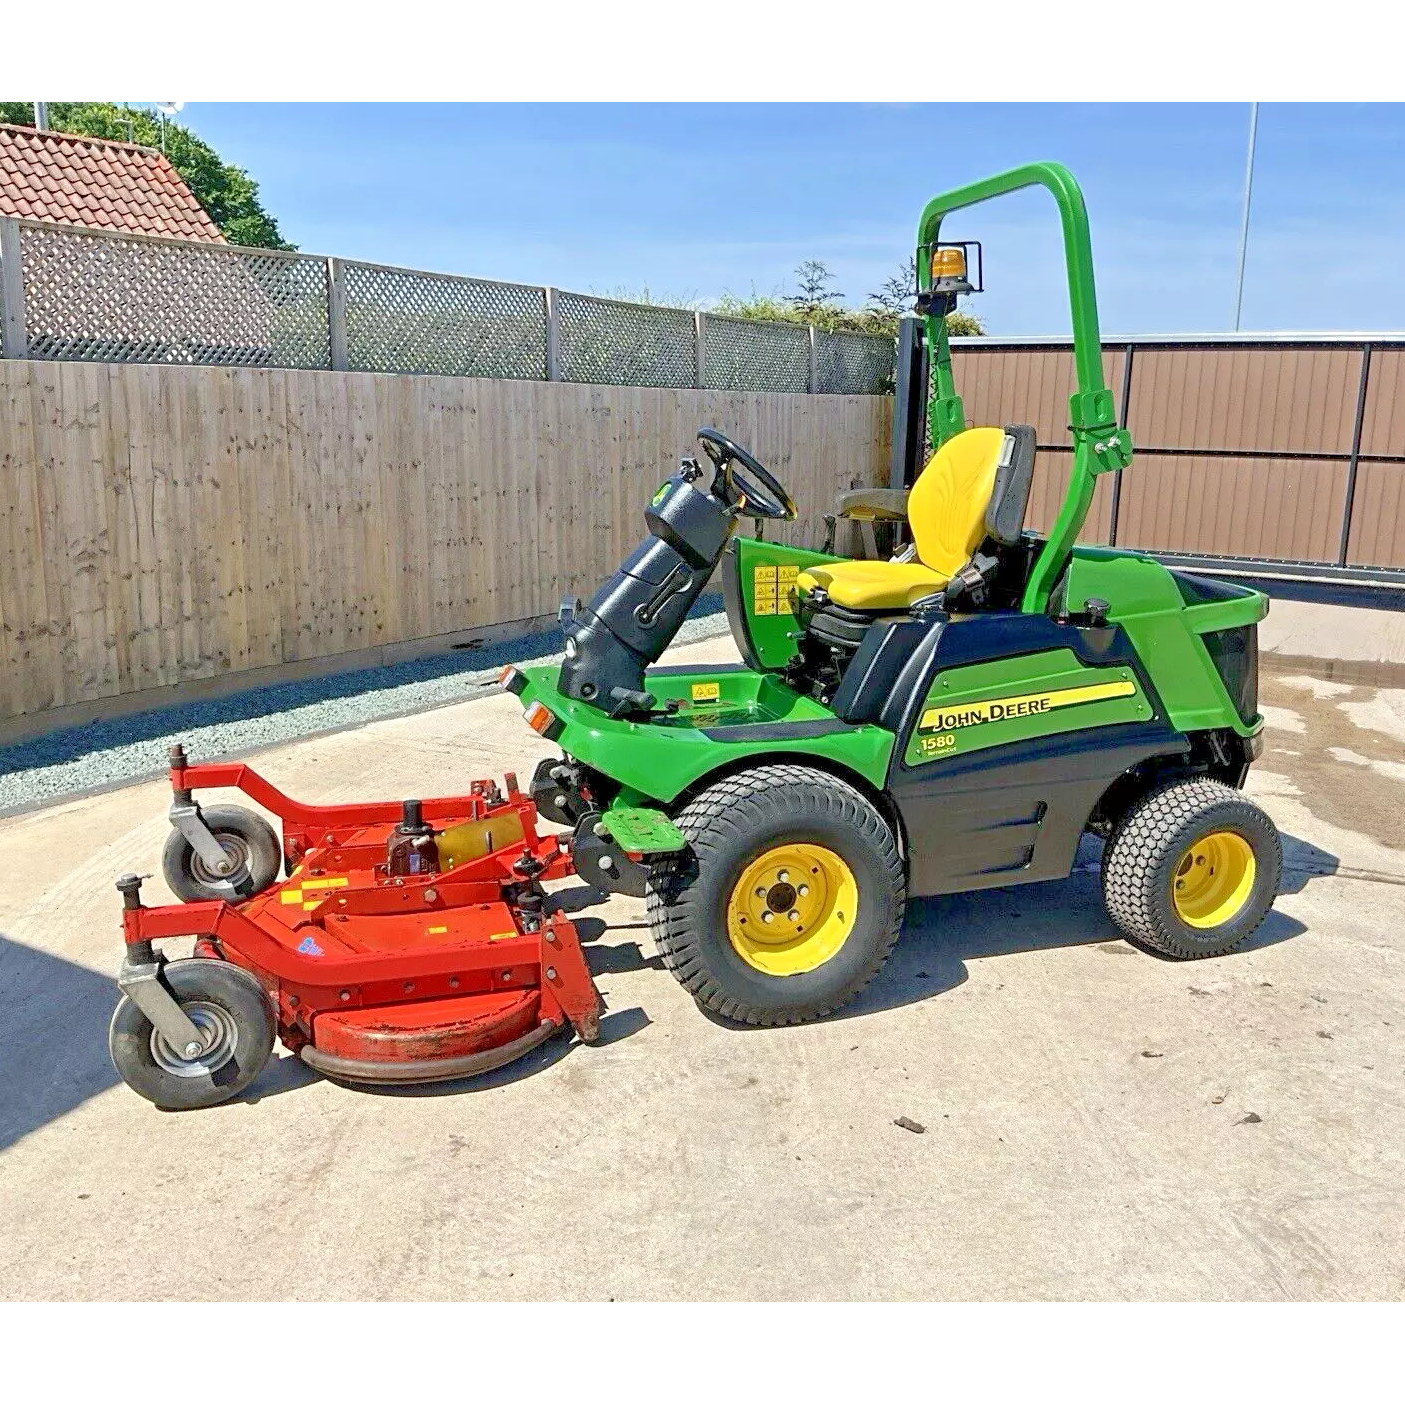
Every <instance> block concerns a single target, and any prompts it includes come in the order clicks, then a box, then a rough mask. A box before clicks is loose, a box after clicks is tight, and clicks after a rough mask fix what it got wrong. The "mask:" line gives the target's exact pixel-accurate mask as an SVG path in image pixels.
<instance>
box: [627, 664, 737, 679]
mask: <svg viewBox="0 0 1405 1405" xmlns="http://www.w3.org/2000/svg"><path fill="white" fill-rule="evenodd" d="M748 671H749V670H748V669H747V666H746V665H745V664H744V663H656V664H654V665H653V666H652V667H651V668H650V669H649V674H648V676H649V677H650V678H684V677H686V676H687V675H688V674H690V673H706V674H708V675H709V676H710V677H711V676H717V677H721V675H722V674H724V673H746V672H748ZM751 671H754V670H751Z"/></svg>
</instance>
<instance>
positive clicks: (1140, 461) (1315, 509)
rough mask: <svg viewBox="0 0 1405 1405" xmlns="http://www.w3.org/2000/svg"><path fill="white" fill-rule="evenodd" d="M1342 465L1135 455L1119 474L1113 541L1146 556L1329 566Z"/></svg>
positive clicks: (1334, 545)
mask: <svg viewBox="0 0 1405 1405" xmlns="http://www.w3.org/2000/svg"><path fill="white" fill-rule="evenodd" d="M1345 488H1346V465H1345V464H1344V463H1339V462H1334V461H1332V460H1326V459H1288V460H1283V459H1265V458H1244V459H1240V458H1215V457H1211V456H1209V455H1204V456H1201V455H1195V456H1193V457H1181V456H1179V455H1176V456H1171V455H1151V454H1145V455H1143V454H1138V455H1137V457H1136V458H1135V459H1134V460H1133V461H1132V466H1131V468H1129V469H1127V470H1126V472H1125V475H1124V477H1123V483H1122V494H1121V502H1120V504H1119V512H1118V528H1117V540H1118V542H1119V544H1121V545H1123V546H1136V547H1144V548H1146V549H1147V550H1148V551H1183V552H1187V553H1190V554H1192V555H1196V556H1260V557H1266V558H1269V559H1278V560H1287V561H1329V560H1331V559H1332V558H1333V557H1334V556H1335V554H1336V550H1337V539H1338V537H1339V535H1340V532H1341V520H1342V508H1343V505H1344V502H1345Z"/></svg>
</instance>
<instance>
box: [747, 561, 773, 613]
mask: <svg viewBox="0 0 1405 1405" xmlns="http://www.w3.org/2000/svg"><path fill="white" fill-rule="evenodd" d="M751 591H752V602H751V612H752V614H754V615H774V614H775V613H776V567H774V566H753V567H752V571H751Z"/></svg>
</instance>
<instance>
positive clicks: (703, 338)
mask: <svg viewBox="0 0 1405 1405" xmlns="http://www.w3.org/2000/svg"><path fill="white" fill-rule="evenodd" d="M693 384H694V385H695V386H697V388H698V389H699V390H706V389H707V313H705V312H695V313H694V314H693Z"/></svg>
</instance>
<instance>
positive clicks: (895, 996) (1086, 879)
mask: <svg viewBox="0 0 1405 1405" xmlns="http://www.w3.org/2000/svg"><path fill="white" fill-rule="evenodd" d="M1290 844H1291V845H1292V846H1293V849H1292V852H1293V853H1294V855H1295V858H1294V872H1293V874H1291V875H1290V874H1289V873H1288V872H1287V863H1286V855H1287V853H1288V851H1289V846H1290ZM1309 851H1311V852H1310V853H1309ZM1284 852H1285V865H1284V867H1285V873H1284V883H1283V885H1282V886H1281V887H1280V889H1279V891H1280V892H1298V891H1299V890H1300V889H1301V887H1302V886H1303V883H1304V882H1306V881H1310V878H1311V877H1317V876H1321V875H1323V874H1325V873H1330V872H1332V871H1333V870H1332V868H1328V867H1323V866H1321V865H1322V864H1325V863H1326V861H1329V860H1330V861H1332V862H1333V864H1334V863H1335V860H1334V859H1333V856H1332V855H1330V854H1326V853H1325V852H1324V851H1323V850H1321V849H1317V848H1316V846H1315V845H1311V844H1307V843H1305V842H1304V841H1299V840H1295V839H1291V837H1290V836H1286V835H1285V836H1284ZM1101 856H1102V846H1101V844H1100V843H1099V842H1098V841H1097V840H1094V839H1085V840H1084V843H1083V847H1082V848H1081V849H1080V851H1079V856H1078V859H1079V861H1078V865H1077V866H1076V867H1075V869H1074V871H1073V874H1072V875H1071V876H1070V877H1069V878H1068V879H1067V880H1066V881H1065V882H1050V883H1035V884H1022V885H1020V886H1019V887H1015V888H988V889H985V890H983V891H979V892H971V893H954V894H950V895H947V896H944V897H937V898H916V899H913V900H912V901H911V902H909V904H908V907H907V916H906V919H905V921H904V923H903V931H902V936H901V937H900V938H899V939H898V944H897V946H895V947H894V948H893V954H892V955H891V956H890V957H889V958H888V961H887V963H886V964H885V965H884V967H883V969H882V970H881V971H880V972H879V973H878V975H877V976H876V977H875V978H874V980H873V982H872V984H871V985H869V986H868V987H867V989H865V990H864V991H863V992H862V993H861V994H860V995H859V997H858V998H857V999H856V1000H854V1001H853V1002H852V1003H851V1004H849V1005H846V1006H845V1007H844V1008H843V1009H842V1010H838V1011H836V1012H835V1013H834V1014H833V1015H831V1016H830V1017H829V1019H830V1020H846V1019H855V1018H859V1017H862V1016H864V1015H871V1014H876V1013H878V1012H879V1011H882V1010H893V1009H898V1008H901V1007H902V1006H904V1005H912V1004H915V1003H916V1002H918V1001H921V1000H928V999H931V998H932V997H933V996H937V995H945V994H946V993H947V992H948V991H950V990H955V989H956V987H957V986H959V985H962V984H963V983H964V982H965V981H966V980H967V978H968V970H967V967H968V963H969V962H971V961H980V960H984V959H986V958H987V957H993V956H1016V955H1020V954H1024V953H1031V952H1037V951H1056V950H1058V949H1060V948H1063V947H1075V946H1087V947H1094V948H1096V949H1097V950H1098V951H1101V952H1106V953H1107V954H1108V955H1109V956H1132V957H1139V958H1141V959H1143V960H1148V959H1150V960H1161V961H1171V960H1173V958H1171V957H1167V956H1162V955H1161V954H1160V953H1158V952H1153V951H1144V950H1142V949H1141V948H1138V947H1135V946H1133V945H1132V944H1131V943H1130V942H1128V941H1127V940H1126V939H1125V938H1124V937H1123V935H1122V933H1121V932H1120V931H1119V930H1118V929H1117V927H1116V926H1114V925H1113V922H1112V919H1111V918H1110V917H1109V916H1108V915H1107V909H1106V908H1105V907H1104V906H1103V899H1102V888H1101V883H1100V881H1099V877H1098V868H1099V862H1100V860H1101ZM1298 856H1303V862H1304V863H1306V862H1307V860H1308V859H1312V860H1313V861H1314V862H1316V863H1318V865H1319V866H1318V867H1316V868H1314V869H1313V870H1312V872H1311V873H1310V874H1309V875H1308V878H1307V879H1302V881H1299V879H1300V878H1301V874H1302V870H1301V869H1299V868H1298V861H1299V860H1298ZM1306 930H1307V929H1306V928H1305V927H1304V925H1303V924H1302V923H1301V922H1299V921H1298V920H1297V919H1296V918H1294V917H1290V916H1288V914H1287V913H1284V912H1279V911H1273V912H1270V913H1269V915H1268V917H1267V918H1266V919H1265V920H1264V923H1263V925H1262V926H1261V927H1260V928H1259V930H1258V931H1257V932H1255V933H1254V935H1253V936H1252V937H1251V938H1250V939H1249V940H1248V941H1247V942H1246V943H1245V944H1244V945H1243V946H1242V947H1240V948H1239V949H1238V951H1236V952H1235V953H1234V955H1240V954H1243V953H1245V952H1251V951H1261V950H1263V949H1264V948H1265V947H1270V946H1275V945H1277V944H1278V943H1279V942H1283V941H1289V940H1291V939H1292V938H1293V937H1296V936H1299V935H1301V933H1303V932H1304V931H1306ZM1226 959H1233V958H1232V957H1230V958H1226ZM702 1013H703V1014H704V1015H706V1017H707V1018H708V1019H710V1020H711V1021H712V1022H713V1023H714V1024H719V1025H722V1026H724V1027H725V1028H728V1029H737V1030H751V1029H753V1028H754V1027H753V1026H751V1025H741V1024H737V1023H736V1022H735V1021H733V1020H728V1019H725V1018H723V1017H722V1016H720V1015H715V1014H712V1013H711V1012H709V1011H706V1010H704V1011H702Z"/></svg>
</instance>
